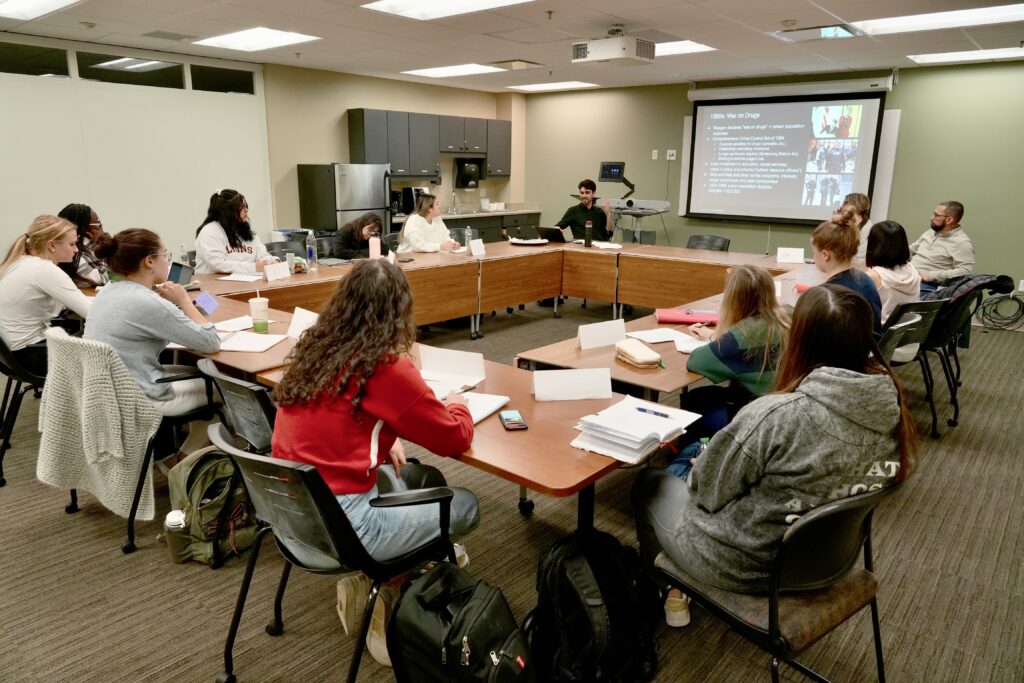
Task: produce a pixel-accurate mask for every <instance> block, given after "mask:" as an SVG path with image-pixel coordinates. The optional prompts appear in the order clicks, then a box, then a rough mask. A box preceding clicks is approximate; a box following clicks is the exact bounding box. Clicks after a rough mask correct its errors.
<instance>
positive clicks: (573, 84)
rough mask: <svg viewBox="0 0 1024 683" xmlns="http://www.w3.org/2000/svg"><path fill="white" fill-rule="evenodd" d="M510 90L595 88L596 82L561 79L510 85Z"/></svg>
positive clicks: (533, 90) (541, 90) (532, 90)
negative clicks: (551, 81)
mask: <svg viewBox="0 0 1024 683" xmlns="http://www.w3.org/2000/svg"><path fill="white" fill-rule="evenodd" d="M508 87H509V88H511V89H512V90H525V91H527V92H544V91H545V90H576V89H577V88H596V87H597V84H596V83H583V82H582V81H562V82H561V83H534V84H532V85H510V86H508Z"/></svg>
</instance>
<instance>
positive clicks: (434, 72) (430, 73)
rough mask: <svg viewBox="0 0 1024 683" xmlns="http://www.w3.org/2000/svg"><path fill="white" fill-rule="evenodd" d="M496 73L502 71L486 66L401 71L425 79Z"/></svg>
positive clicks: (438, 67)
mask: <svg viewBox="0 0 1024 683" xmlns="http://www.w3.org/2000/svg"><path fill="white" fill-rule="evenodd" d="M496 71H504V69H499V68H498V67H496V66H487V65H486V64H456V65H455V66H436V67H434V68H432V69H416V70H415V71H403V72H402V73H404V74H409V75H410V76H426V77H427V78H450V77H452V76H471V75H473V74H492V73H494V72H496Z"/></svg>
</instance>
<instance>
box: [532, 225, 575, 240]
mask: <svg viewBox="0 0 1024 683" xmlns="http://www.w3.org/2000/svg"><path fill="white" fill-rule="evenodd" d="M537 234H538V235H540V236H541V237H543V238H544V239H546V240H547V241H548V242H572V241H573V240H574V239H576V238H575V237H573V235H572V228H559V227H554V228H540V227H538V228H537Z"/></svg>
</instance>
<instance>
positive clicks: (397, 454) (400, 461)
mask: <svg viewBox="0 0 1024 683" xmlns="http://www.w3.org/2000/svg"><path fill="white" fill-rule="evenodd" d="M388 460H390V461H391V466H392V467H394V468H395V476H396V477H398V478H399V479H401V478H402V472H401V470H402V467H403V466H404V465H405V462H406V461H405V446H403V445H402V442H401V440H399V439H395V443H394V445H392V446H391V451H390V452H388Z"/></svg>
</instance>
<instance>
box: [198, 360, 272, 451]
mask: <svg viewBox="0 0 1024 683" xmlns="http://www.w3.org/2000/svg"><path fill="white" fill-rule="evenodd" d="M196 365H197V366H198V368H199V371H200V372H202V373H203V374H204V375H206V376H207V377H209V378H210V379H212V380H213V383H214V384H216V385H217V390H218V391H220V395H221V398H222V399H223V400H224V410H225V412H226V413H227V416H228V419H229V420H230V421H231V428H232V429H233V430H234V432H235V435H236V436H238V437H241V438H242V439H244V440H245V441H246V443H248V444H249V448H248V450H250V451H252V452H254V453H268V452H269V451H270V439H271V437H273V435H274V417H275V415H276V414H277V407H276V406H275V405H274V402H273V401H272V400H271V399H270V390H269V389H267V387H264V386H262V385H259V384H253V383H252V382H247V381H245V380H242V379H238V378H237V377H231V376H229V375H225V374H224V373H222V372H221V371H220V370H218V369H217V366H216V365H215V364H214V362H213V361H212V360H210V359H209V358H203V359H201V360H200V361H199V362H198V363H196Z"/></svg>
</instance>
